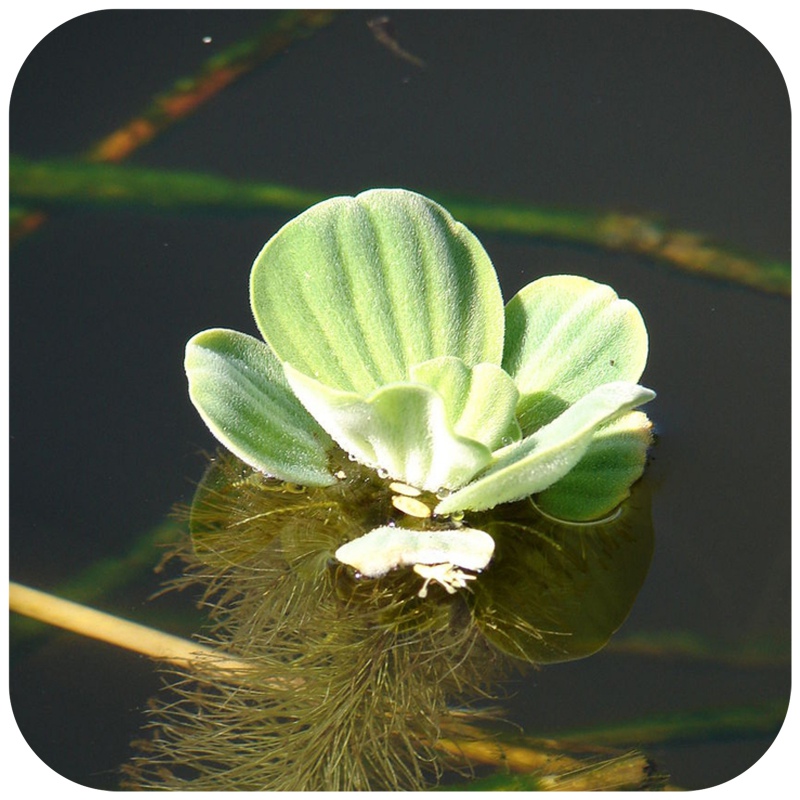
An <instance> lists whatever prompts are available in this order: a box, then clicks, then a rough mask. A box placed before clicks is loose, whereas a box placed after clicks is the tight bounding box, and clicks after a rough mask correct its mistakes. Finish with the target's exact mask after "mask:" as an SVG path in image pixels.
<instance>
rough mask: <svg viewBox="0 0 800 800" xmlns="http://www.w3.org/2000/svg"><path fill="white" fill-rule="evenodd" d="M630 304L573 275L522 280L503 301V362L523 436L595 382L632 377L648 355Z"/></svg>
mask: <svg viewBox="0 0 800 800" xmlns="http://www.w3.org/2000/svg"><path fill="white" fill-rule="evenodd" d="M647 347H648V344H647V330H646V329H645V326H644V322H643V321H642V316H641V314H640V313H639V311H638V309H637V308H636V306H634V305H633V304H632V303H630V302H629V301H627V300H620V299H619V298H618V297H617V294H616V292H615V291H614V290H613V289H612V288H611V287H610V286H605V285H603V284H600V283H595V282H594V281H591V280H588V279H587V278H581V277H577V276H574V275H553V276H550V277H547V278H540V279H539V280H537V281H534V282H533V283H530V284H528V285H527V286H526V287H525V288H524V289H522V290H521V291H520V292H519V293H518V294H517V295H516V296H515V297H513V298H512V299H511V301H510V302H509V303H508V305H507V307H506V346H505V353H504V355H503V368H504V369H505V370H506V372H508V373H509V375H511V376H512V377H513V378H514V380H515V381H516V382H517V387H518V388H519V391H520V394H521V397H520V401H519V405H518V407H517V418H518V419H519V422H520V425H521V426H522V431H523V433H524V434H526V435H527V434H529V433H532V432H533V431H535V430H536V429H537V428H539V427H541V426H542V425H544V424H546V423H548V422H550V421H551V420H553V419H555V417H556V416H558V414H560V413H561V412H562V411H563V410H564V409H565V408H566V407H567V406H569V405H572V403H574V402H575V401H576V400H578V399H580V398H581V397H583V396H584V395H586V394H588V393H589V392H590V391H592V390H593V389H595V388H597V387H598V386H602V385H603V384H605V383H611V382H614V381H625V382H628V383H636V382H637V381H638V380H639V378H640V377H641V375H642V371H643V370H644V366H645V362H646V361H647Z"/></svg>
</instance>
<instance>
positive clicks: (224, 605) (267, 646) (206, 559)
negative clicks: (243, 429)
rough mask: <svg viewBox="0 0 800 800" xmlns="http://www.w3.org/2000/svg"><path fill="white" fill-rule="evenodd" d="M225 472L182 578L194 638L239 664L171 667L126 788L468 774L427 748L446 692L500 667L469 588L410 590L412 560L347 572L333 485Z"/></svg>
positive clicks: (197, 518) (199, 509)
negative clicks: (374, 572) (258, 479)
mask: <svg viewBox="0 0 800 800" xmlns="http://www.w3.org/2000/svg"><path fill="white" fill-rule="evenodd" d="M220 468H223V469H224V470H227V471H226V472H224V473H222V474H217V475H216V476H212V477H215V478H217V479H219V480H216V483H215V484H214V486H212V487H211V488H210V489H209V486H210V482H209V480H208V478H207V480H206V483H205V486H204V487H201V491H200V492H198V498H199V499H198V500H196V502H195V506H194V508H193V511H192V514H193V520H192V522H193V525H192V528H193V536H194V540H193V542H192V546H190V547H188V548H187V552H185V553H183V557H184V558H185V560H186V562H187V570H186V573H185V576H184V577H183V578H182V579H181V581H180V583H181V585H198V583H199V584H200V585H202V586H203V587H204V592H203V603H204V604H205V605H206V606H207V608H208V610H209V614H210V618H211V620H212V623H213V627H212V629H211V630H210V632H209V634H208V637H207V638H206V639H204V640H203V641H204V642H205V643H206V644H208V645H212V646H214V647H216V648H217V649H218V650H219V651H220V653H221V654H224V655H227V656H235V657H236V658H237V659H240V660H243V661H244V662H246V663H247V665H248V667H249V668H248V669H247V670H240V671H230V672H228V673H226V672H224V671H221V672H205V673H203V674H199V673H193V672H191V671H190V670H183V669H178V670H174V669H171V670H170V671H169V672H165V679H166V682H167V687H166V689H165V691H164V692H163V693H162V695H161V696H160V697H159V698H157V699H156V700H155V701H154V702H153V704H152V708H151V710H150V712H149V722H148V725H147V729H148V730H147V736H146V737H145V738H144V739H143V740H142V741H140V742H137V743H136V749H137V754H136V756H135V757H134V758H133V760H132V761H131V763H130V764H128V765H127V766H126V767H125V773H126V779H125V784H126V788H131V789H148V788H158V789H192V790H215V791H220V790H239V791H241V790H269V791H281V790H293V791H312V790H318V791H337V790H419V789H423V788H426V787H429V786H431V785H434V784H435V783H436V782H438V781H439V780H440V778H441V776H442V775H443V774H444V773H446V772H447V771H449V770H457V771H461V772H463V771H464V769H465V767H464V763H465V762H464V760H463V758H462V756H461V755H452V754H449V753H447V752H446V751H444V750H442V749H440V748H438V747H437V742H438V741H439V740H440V738H441V733H440V732H441V727H442V724H443V722H444V721H445V720H446V719H448V711H447V704H448V701H450V702H453V701H454V702H457V703H459V704H461V705H465V704H468V703H469V702H470V701H471V700H475V699H476V698H477V699H480V698H483V697H486V696H488V693H489V690H490V687H491V685H492V683H493V680H492V679H493V678H494V679H496V678H499V677H500V676H501V674H503V673H504V672H505V671H506V670H507V666H508V665H507V663H506V659H504V658H503V657H502V656H500V655H499V654H498V653H496V651H494V650H493V649H492V648H491V647H490V646H489V645H488V644H487V643H486V642H485V640H484V638H483V637H482V636H481V635H480V632H479V631H478V629H477V628H476V626H475V625H474V623H473V622H472V617H471V615H470V613H469V610H468V609H467V607H466V605H465V603H464V600H463V597H461V595H460V594H459V595H456V596H450V595H448V594H447V593H446V592H444V591H439V590H438V587H437V590H436V591H434V590H431V593H430V595H429V596H428V597H427V598H425V599H424V600H423V599H421V598H419V597H418V596H417V593H416V590H417V589H418V585H417V584H418V581H419V578H418V577H417V576H414V575H413V573H411V571H410V570H407V571H405V572H402V573H397V574H396V575H395V574H392V575H390V576H387V577H386V578H384V579H382V580H380V581H359V580H357V579H356V578H355V577H354V576H353V574H352V571H350V570H346V569H344V568H343V567H342V566H341V565H337V564H336V563H335V562H334V561H333V560H332V559H331V558H330V555H329V553H330V552H331V548H332V547H333V549H335V546H334V545H336V546H338V544H340V543H341V540H342V538H343V532H342V530H341V528H342V526H343V525H344V526H347V525H352V524H353V523H352V521H348V520H346V519H344V520H343V517H342V515H341V513H340V510H339V509H338V508H337V507H336V506H337V501H336V498H335V495H332V494H331V492H330V491H329V492H328V496H327V499H321V497H317V496H315V495H314V494H312V495H309V496H306V497H304V498H303V499H304V500H305V502H304V503H299V504H298V502H297V501H298V495H297V494H296V493H295V492H287V491H284V490H280V489H278V488H277V487H273V486H271V485H267V486H258V485H256V483H254V482H252V481H244V482H242V481H241V480H240V479H236V478H235V476H234V475H233V474H232V473H231V472H230V470H231V469H233V465H232V463H231V462H223V463H222V464H221V465H220ZM237 480H239V484H238V485H237V486H236V491H235V492H233V493H232V492H231V491H230V489H231V487H232V486H233V485H234V484H235V483H236V481H237ZM361 488H363V487H359V486H357V487H355V490H356V491H359V490H360V489H361ZM367 488H368V489H369V491H373V489H371V488H369V487H367ZM351 489H352V487H351ZM234 494H235V498H236V502H235V503H234V504H233V505H231V503H230V502H229V501H230V500H231V498H232V497H233V495H234ZM319 494H320V495H321V492H320V493H319ZM331 497H333V499H331ZM198 503H200V504H201V505H198ZM290 507H291V509H290V510H287V509H289V508H290ZM358 507H359V508H363V507H364V506H363V505H362V506H358ZM334 512H335V513H334ZM344 536H345V538H346V536H347V533H345V534H344Z"/></svg>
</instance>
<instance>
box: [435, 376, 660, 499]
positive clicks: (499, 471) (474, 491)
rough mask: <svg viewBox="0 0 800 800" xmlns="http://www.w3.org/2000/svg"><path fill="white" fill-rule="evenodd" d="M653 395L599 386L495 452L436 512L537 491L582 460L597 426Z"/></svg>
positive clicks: (631, 388) (622, 387)
mask: <svg viewBox="0 0 800 800" xmlns="http://www.w3.org/2000/svg"><path fill="white" fill-rule="evenodd" d="M653 397H655V393H654V392H652V391H651V390H650V389H645V388H644V387H643V386H638V385H637V384H632V383H623V382H617V383H607V384H605V385H604V386H600V387H598V388H597V389H595V390H594V391H593V392H590V393H589V394H588V395H586V397H582V398H581V399H580V400H578V402H577V403H575V404H574V405H572V406H570V407H569V408H568V409H567V410H566V411H565V412H564V413H563V414H561V415H560V416H559V417H557V418H556V419H555V420H554V421H553V422H551V423H550V424H548V425H545V426H544V427H543V428H540V429H539V430H538V431H537V432H536V433H533V434H531V435H530V436H528V437H527V438H525V439H523V440H522V441H521V442H518V443H517V444H513V445H510V446H509V447H506V448H503V450H500V451H498V453H495V460H494V463H493V464H492V466H491V467H490V468H489V469H488V470H487V471H486V472H485V473H484V474H483V475H481V476H480V477H479V478H478V479H477V480H476V481H473V482H472V483H470V484H468V485H467V486H465V487H464V488H463V489H460V490H459V491H457V492H454V493H453V494H451V495H449V496H448V497H446V498H445V499H444V500H442V502H440V503H439V505H438V506H436V508H435V509H434V512H435V513H436V514H450V513H452V512H454V511H461V510H467V509H469V510H472V511H479V510H482V509H485V508H493V507H494V506H496V505H498V504H499V503H509V502H513V501H515V500H521V499H522V498H523V497H526V496H527V495H529V494H534V493H536V492H541V491H542V490H544V489H546V488H547V487H548V486H551V485H552V484H554V483H555V482H556V481H557V480H558V479H559V478H562V477H564V475H566V474H567V473H568V472H569V471H570V470H571V469H572V468H573V467H574V466H575V465H576V464H577V463H578V462H579V461H580V460H581V458H582V457H583V455H584V453H585V452H586V450H587V449H588V447H589V445H590V444H591V441H592V437H593V435H594V432H595V431H596V430H597V428H599V427H600V426H601V425H603V424H604V423H606V422H609V421H611V420H612V419H614V418H615V417H617V416H619V415H620V414H622V413H624V412H626V411H630V410H631V409H633V408H635V407H636V406H639V405H641V404H642V403H646V402H647V401H648V400H652V399H653Z"/></svg>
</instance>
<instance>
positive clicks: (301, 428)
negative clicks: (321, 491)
mask: <svg viewBox="0 0 800 800" xmlns="http://www.w3.org/2000/svg"><path fill="white" fill-rule="evenodd" d="M185 367H186V375H187V377H188V379H189V397H190V398H191V400H192V403H194V405H195V407H196V408H197V410H198V411H199V412H200V416H201V417H202V418H203V421H204V422H205V423H206V425H208V427H209V429H210V430H211V432H212V433H213V434H214V436H216V437H217V439H218V440H219V441H220V442H222V444H224V445H225V447H227V448H228V449H229V450H230V451H231V452H232V453H234V454H235V455H237V456H238V457H239V458H241V459H242V460H243V461H245V462H246V463H247V464H249V465H250V466H252V467H255V468H256V469H258V470H261V471H262V472H265V473H267V474H269V475H274V476H275V477H278V478H282V479H283V480H286V481H293V482H296V483H301V484H305V485H309V486H327V485H329V484H331V483H333V482H334V478H333V476H332V475H331V474H330V473H329V472H328V469H327V462H328V457H327V452H326V447H327V446H328V445H329V444H330V440H329V439H328V437H327V435H326V434H325V433H324V431H323V430H322V429H321V428H320V427H319V425H317V423H316V422H315V421H314V419H313V418H312V417H311V416H310V415H309V413H308V412H307V411H306V410H305V409H304V408H303V406H302V405H301V404H300V402H299V401H298V400H297V398H296V397H294V395H293V394H292V392H291V390H290V389H289V387H288V385H287V383H286V378H285V377H284V375H283V369H282V368H281V365H280V364H279V363H278V361H277V359H276V358H275V354H274V353H272V351H271V350H270V349H269V347H267V345H265V344H264V343H263V342H260V341H258V340H257V339H254V338H253V337H252V336H247V335H245V334H243V333H238V332H236V331H230V330H224V329H219V328H216V329H212V330H207V331H203V332H202V333H198V334H197V335H196V336H194V337H192V338H191V339H190V340H189V342H188V343H187V345H186V360H185Z"/></svg>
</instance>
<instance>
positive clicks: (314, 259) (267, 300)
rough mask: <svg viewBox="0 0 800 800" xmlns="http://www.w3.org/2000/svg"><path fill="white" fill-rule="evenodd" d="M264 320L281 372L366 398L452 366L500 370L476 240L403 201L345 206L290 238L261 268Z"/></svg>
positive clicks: (373, 194)
mask: <svg viewBox="0 0 800 800" xmlns="http://www.w3.org/2000/svg"><path fill="white" fill-rule="evenodd" d="M250 298H251V305H252V309H253V313H254V315H255V318H256V322H257V324H258V327H259V329H260V330H261V333H262V334H263V336H264V338H265V339H266V341H267V342H268V343H269V344H270V345H271V347H272V348H273V350H274V351H275V352H276V353H277V355H278V357H279V358H280V359H281V361H284V362H289V363H291V364H293V365H294V366H295V367H296V368H297V369H298V370H299V371H300V372H302V373H304V374H305V375H308V376H311V377H314V378H316V379H317V380H319V381H321V382H322V383H324V384H326V385H327V386H330V387H332V388H336V389H340V390H344V391H356V392H358V393H360V394H362V395H365V394H367V393H369V392H370V391H372V390H373V389H375V388H377V387H378V386H380V385H385V384H387V383H392V382H394V381H403V380H407V379H408V370H409V367H410V366H411V365H412V364H415V363H419V362H422V361H427V360H429V359H432V358H436V357H437V356H444V355H451V356H456V357H458V358H461V359H462V360H463V361H464V362H466V364H467V365H469V366H473V365H475V364H478V363H480V362H482V361H486V362H490V363H494V364H499V363H500V360H501V358H502V350H503V326H504V319H503V308H502V302H503V301H502V297H501V294H500V287H499V285H498V283H497V276H496V275H495V272H494V268H493V267H492V263H491V261H490V260H489V256H488V255H487V254H486V252H485V250H484V249H483V247H482V246H481V244H480V242H479V241H478V240H477V239H476V238H475V236H474V235H473V234H472V233H471V232H470V231H469V230H467V229H466V228H465V227H464V226H463V225H461V224H460V223H458V222H456V221H455V220H453V218H452V217H451V216H450V215H449V214H448V213H447V211H445V210H444V209H443V208H442V207H441V206H439V205H438V204H436V203H434V202H433V201H431V200H428V199H427V198H425V197H422V196H421V195H418V194H415V193H413V192H408V191H405V190H401V189H375V190H372V191H368V192H364V193H363V194H360V195H358V196H357V197H336V198H333V199H331V200H326V201H325V202H322V203H319V204H318V205H316V206H313V207H312V208H310V209H308V210H307V211H306V212H304V213H303V214H301V215H300V216H299V217H297V218H295V219H293V220H292V221H291V222H289V223H287V224H286V225H285V226H284V227H283V228H281V230H280V231H278V233H277V234H276V235H275V236H273V237H272V239H270V241H269V242H267V244H266V245H265V246H264V249H263V250H262V251H261V253H260V255H259V256H258V258H257V259H256V261H255V263H254V265H253V270H252V274H251V280H250Z"/></svg>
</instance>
